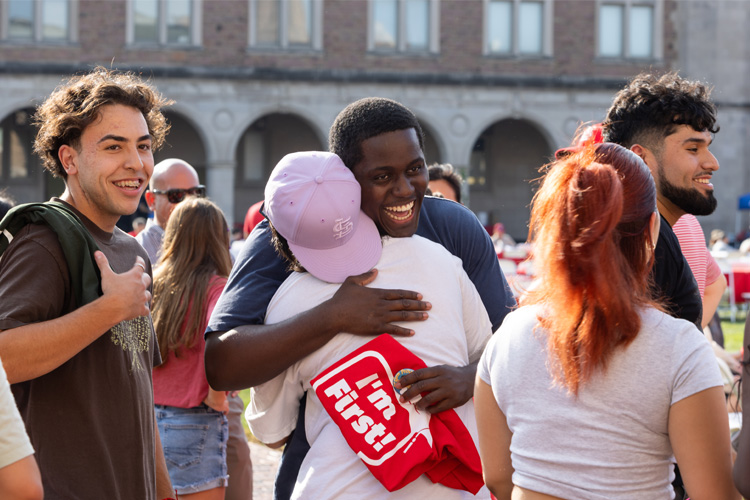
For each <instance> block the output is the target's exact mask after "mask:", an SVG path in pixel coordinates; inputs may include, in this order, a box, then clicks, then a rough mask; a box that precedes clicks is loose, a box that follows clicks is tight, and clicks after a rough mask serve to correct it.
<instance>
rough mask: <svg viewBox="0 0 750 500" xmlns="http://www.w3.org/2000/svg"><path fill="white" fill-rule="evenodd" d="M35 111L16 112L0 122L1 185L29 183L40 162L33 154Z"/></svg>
mask: <svg viewBox="0 0 750 500" xmlns="http://www.w3.org/2000/svg"><path fill="white" fill-rule="evenodd" d="M33 113H34V110H33V109H23V110H19V111H15V112H13V113H11V114H10V115H8V116H6V117H5V118H4V119H3V120H2V121H0V185H2V184H8V183H11V184H12V183H15V182H23V181H28V180H29V179H30V178H31V177H32V175H33V172H32V171H33V170H35V169H37V170H38V161H37V159H36V157H35V156H34V155H33V154H32V146H33V144H34V138H35V137H36V128H35V127H34V126H33V125H32V124H31V116H32V114H33Z"/></svg>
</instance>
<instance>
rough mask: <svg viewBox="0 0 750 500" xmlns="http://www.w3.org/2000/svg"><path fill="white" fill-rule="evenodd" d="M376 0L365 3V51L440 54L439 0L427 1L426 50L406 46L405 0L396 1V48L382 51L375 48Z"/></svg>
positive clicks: (384, 53)
mask: <svg viewBox="0 0 750 500" xmlns="http://www.w3.org/2000/svg"><path fill="white" fill-rule="evenodd" d="M376 1H377V0H368V2H367V51H368V52H369V53H373V54H378V55H388V54H399V55H410V56H419V55H435V54H439V53H440V0H427V1H428V9H429V16H430V18H429V19H428V21H427V23H428V26H427V38H428V40H427V49H426V50H413V49H409V48H408V46H407V37H406V32H407V28H408V27H407V23H406V21H405V18H406V0H396V5H397V7H396V12H397V16H398V18H397V19H396V47H395V48H394V49H383V48H379V47H376V46H375V29H374V28H375V27H374V25H373V21H374V19H375V3H374V2H376Z"/></svg>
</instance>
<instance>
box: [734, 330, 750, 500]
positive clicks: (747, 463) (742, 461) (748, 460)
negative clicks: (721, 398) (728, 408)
mask: <svg viewBox="0 0 750 500" xmlns="http://www.w3.org/2000/svg"><path fill="white" fill-rule="evenodd" d="M748 343H750V321H749V322H747V323H746V324H745V338H744V342H743V343H742V345H743V346H744V347H745V353H744V358H743V359H744V362H745V363H748V362H749V361H750V352H748V347H747V346H748ZM749 383H750V366H748V365H747V364H744V365H743V366H742V395H741V397H742V421H743V422H745V423H747V422H750V388H748V384H749ZM748 471H750V426H746V427H745V428H744V429H743V430H742V434H740V444H739V447H738V449H737V459H736V460H735V462H734V484H735V486H736V487H737V489H738V490H739V492H740V493H742V496H743V497H745V498H750V473H748Z"/></svg>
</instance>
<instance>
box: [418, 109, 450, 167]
mask: <svg viewBox="0 0 750 500" xmlns="http://www.w3.org/2000/svg"><path fill="white" fill-rule="evenodd" d="M419 125H420V126H421V127H422V133H423V135H424V151H423V153H424V159H425V161H426V162H427V164H428V165H429V164H431V163H443V162H445V161H446V160H445V156H446V155H445V147H444V145H443V141H442V137H440V134H437V133H436V132H435V128H434V127H433V126H432V125H430V123H429V122H427V121H426V120H424V119H421V118H420V119H419Z"/></svg>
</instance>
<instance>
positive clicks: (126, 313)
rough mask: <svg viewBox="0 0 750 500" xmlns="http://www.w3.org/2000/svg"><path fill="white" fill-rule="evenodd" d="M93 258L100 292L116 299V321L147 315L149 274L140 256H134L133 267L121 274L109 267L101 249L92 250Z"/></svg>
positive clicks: (149, 299) (149, 295) (149, 296)
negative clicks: (97, 270) (98, 278)
mask: <svg viewBox="0 0 750 500" xmlns="http://www.w3.org/2000/svg"><path fill="white" fill-rule="evenodd" d="M94 259H96V264H97V265H98V266H99V271H100V272H101V275H102V292H103V293H104V296H105V297H112V298H115V299H117V300H116V301H114V302H115V304H116V306H115V314H116V318H113V319H116V320H117V323H119V322H120V321H126V320H130V319H135V318H137V317H139V316H147V315H148V312H149V308H148V303H149V302H150V301H151V292H149V291H148V287H149V285H151V276H149V275H148V274H147V273H146V264H145V262H144V261H143V259H142V258H141V257H136V258H135V264H133V268H132V269H130V270H129V271H127V272H124V273H122V274H117V273H115V272H114V271H113V270H112V268H110V267H109V260H107V257H106V256H105V255H104V253H102V252H101V251H99V250H97V251H96V252H94Z"/></svg>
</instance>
